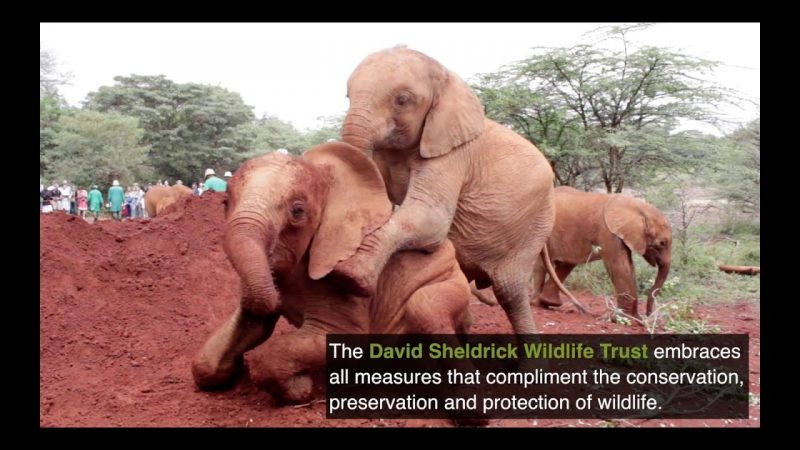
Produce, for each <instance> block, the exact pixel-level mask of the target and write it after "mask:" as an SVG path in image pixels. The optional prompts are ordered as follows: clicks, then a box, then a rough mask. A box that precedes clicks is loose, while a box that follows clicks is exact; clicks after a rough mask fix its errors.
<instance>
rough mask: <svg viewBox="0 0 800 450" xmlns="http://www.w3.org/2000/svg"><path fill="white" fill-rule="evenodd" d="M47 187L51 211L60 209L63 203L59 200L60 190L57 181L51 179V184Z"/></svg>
mask: <svg viewBox="0 0 800 450" xmlns="http://www.w3.org/2000/svg"><path fill="white" fill-rule="evenodd" d="M47 189H49V190H50V206H52V211H61V206H62V205H63V203H62V202H61V190H60V189H59V188H58V183H56V182H55V181H53V184H52V185H50V187H49V188H47Z"/></svg>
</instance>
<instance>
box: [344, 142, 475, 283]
mask: <svg viewBox="0 0 800 450" xmlns="http://www.w3.org/2000/svg"><path fill="white" fill-rule="evenodd" d="M438 159H442V158H438ZM437 165H444V166H443V167H438V166H437ZM450 171H452V170H451V169H450V168H448V167H447V166H446V162H443V161H434V160H428V161H427V162H426V166H425V168H424V169H418V170H412V175H411V181H410V186H409V190H408V193H407V195H406V197H405V199H404V201H403V204H402V205H400V208H398V209H397V211H395V212H394V213H393V214H392V216H391V217H390V218H389V220H388V221H387V222H386V223H385V224H384V225H382V226H381V227H380V228H378V229H377V230H375V231H373V232H372V233H370V234H368V235H367V236H366V237H364V240H363V241H362V242H361V246H360V247H359V248H358V250H357V251H356V254H355V255H353V256H352V257H350V258H349V259H347V260H345V261H342V262H340V263H339V264H337V265H336V267H335V268H334V274H335V275H336V276H337V278H338V279H339V280H341V281H343V283H344V284H345V286H346V287H347V288H348V289H349V290H350V291H351V292H353V293H356V294H358V295H366V296H371V295H373V294H374V293H375V289H376V285H377V281H378V277H379V276H380V274H381V273H382V272H383V269H384V267H385V266H386V263H387V262H388V261H389V258H390V257H391V256H392V255H393V254H395V253H396V252H397V251H399V250H424V251H428V252H432V251H434V250H435V249H436V248H438V247H439V246H440V245H441V244H442V243H443V242H444V241H445V239H446V238H447V233H448V231H449V230H450V225H451V224H452V222H453V216H454V214H455V210H456V206H457V204H458V195H459V193H460V188H461V185H460V184H456V183H453V182H451V180H452V179H453V177H452V175H450V174H448V172H450Z"/></svg>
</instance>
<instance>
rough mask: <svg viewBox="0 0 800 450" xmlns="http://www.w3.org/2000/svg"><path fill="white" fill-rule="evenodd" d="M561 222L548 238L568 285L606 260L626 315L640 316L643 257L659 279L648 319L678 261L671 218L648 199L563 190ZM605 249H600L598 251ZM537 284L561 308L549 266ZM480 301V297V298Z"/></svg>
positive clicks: (537, 274) (544, 301)
mask: <svg viewBox="0 0 800 450" xmlns="http://www.w3.org/2000/svg"><path fill="white" fill-rule="evenodd" d="M555 200H556V222H555V226H554V227H553V233H552V234H551V235H550V239H549V240H548V247H549V249H550V258H551V259H552V261H553V264H554V265H555V268H556V274H557V275H558V278H559V279H560V280H561V281H562V282H563V281H564V280H565V279H566V278H567V276H569V274H570V272H572V269H574V268H575V266H577V265H579V264H584V263H587V262H590V261H596V260H598V259H602V260H603V263H604V264H605V266H606V271H607V272H608V275H609V277H611V281H612V283H613V284H614V289H615V291H616V296H617V305H618V306H619V308H620V309H622V310H623V311H624V312H625V313H626V314H629V315H631V316H633V317H639V313H638V298H637V295H636V276H635V273H634V269H633V260H632V259H631V252H632V251H633V252H635V253H638V254H640V255H642V256H643V257H644V259H645V261H647V262H648V264H650V265H651V266H658V275H656V279H655V282H654V283H653V287H652V289H650V292H649V294H648V296H647V315H650V314H651V313H652V312H653V304H654V301H655V297H656V295H657V294H658V292H659V291H660V290H661V287H662V286H663V285H664V281H666V279H667V275H668V274H669V267H670V263H671V261H672V255H671V249H672V230H671V227H670V224H669V220H667V218H666V217H664V215H663V214H662V213H661V212H660V211H659V210H658V209H656V208H655V207H653V206H652V205H650V204H648V203H647V202H645V201H643V200H639V199H636V198H633V197H630V196H627V195H623V194H597V193H589V192H583V191H579V190H577V189H573V188H571V187H566V186H561V187H558V188H556V190H555ZM598 246H599V249H597V251H596V247H598ZM534 285H535V289H536V292H537V293H538V298H535V299H534V301H536V300H538V302H539V304H540V305H542V306H559V305H561V299H560V298H559V293H558V290H557V288H556V285H555V284H554V283H553V280H552V277H551V278H550V279H549V280H548V281H547V283H545V269H544V266H543V265H542V264H541V263H540V262H538V263H537V264H536V267H535V269H534ZM479 298H480V297H479Z"/></svg>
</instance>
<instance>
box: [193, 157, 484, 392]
mask: <svg viewBox="0 0 800 450" xmlns="http://www.w3.org/2000/svg"><path fill="white" fill-rule="evenodd" d="M391 213H392V205H391V202H390V201H389V198H388V197H387V195H386V191H385V188H384V184H383V180H382V179H381V175H380V172H378V168H377V167H376V166H375V165H374V164H373V162H372V161H371V160H370V159H369V157H368V156H366V155H364V154H363V153H361V152H360V151H359V150H358V149H356V148H354V147H352V146H350V145H348V144H345V143H340V142H337V143H327V144H322V145H319V146H316V147H314V148H312V149H310V150H308V151H307V152H305V153H304V154H303V156H302V157H300V158H295V157H291V156H289V155H282V154H278V153H270V154H267V155H264V156H262V157H259V158H255V159H251V160H249V161H247V162H246V163H245V164H244V165H243V166H242V167H241V168H240V169H239V170H238V171H237V172H236V175H234V177H233V178H231V180H230V181H229V183H228V200H227V204H226V216H227V229H226V232H225V238H224V249H225V252H226V253H227V255H228V258H229V259H230V261H231V263H232V264H233V267H234V268H235V269H236V271H237V272H238V274H239V276H240V277H241V303H240V306H239V308H238V309H237V310H236V312H235V313H234V315H233V316H232V317H231V318H230V319H229V320H228V322H227V323H225V324H224V325H223V326H222V327H221V328H219V329H218V330H217V331H216V332H215V333H214V334H213V335H212V336H211V338H210V339H209V340H208V341H207V342H206V343H205V345H204V346H203V348H202V350H200V352H199V354H198V355H197V356H196V357H195V359H194V361H193V364H192V373H193V375H194V379H195V382H196V383H197V385H198V386H199V387H200V388H203V389H209V388H215V387H220V386H223V385H225V384H228V383H229V382H231V381H232V380H233V379H234V378H235V377H236V375H237V374H238V372H239V371H240V369H241V368H242V367H243V354H244V353H245V352H246V351H248V350H250V349H253V348H255V350H253V351H252V352H251V353H250V355H249V357H248V360H249V366H250V367H249V372H250V377H251V379H252V380H253V382H254V383H256V385H258V386H259V387H262V388H265V389H268V390H270V391H271V392H273V393H275V394H276V395H277V396H279V397H281V398H283V399H284V400H287V401H291V402H302V401H307V400H308V399H309V397H310V396H311V394H312V387H313V386H312V384H313V381H312V377H311V373H312V372H314V371H318V370H321V369H322V368H323V367H324V364H325V335H326V334H327V333H351V334H352V333H355V334H358V333H387V334H394V333H454V332H457V333H466V332H467V330H468V328H469V324H470V316H469V310H468V301H469V286H468V284H467V280H466V278H465V276H464V274H463V273H462V272H461V270H460V269H459V267H458V263H457V262H456V259H455V250H454V248H453V246H452V245H451V244H450V243H449V242H446V243H445V245H442V246H440V247H439V248H438V249H437V250H436V251H434V252H433V253H426V252H420V251H405V252H399V253H398V254H396V255H395V256H394V257H393V258H391V259H390V260H389V262H388V264H387V265H386V269H385V270H384V271H383V272H382V273H381V274H380V277H379V279H378V286H377V291H376V293H375V295H374V296H373V297H371V298H369V299H368V300H367V301H365V300H364V298H362V297H354V296H352V295H350V293H348V292H345V291H343V290H342V289H341V287H340V286H339V285H338V284H336V283H334V282H332V281H331V277H326V275H328V273H329V272H330V271H331V270H332V269H333V267H334V265H335V264H336V263H337V262H339V261H341V260H343V259H346V258H348V257H349V256H351V255H352V254H353V253H355V251H356V249H357V248H358V246H359V244H360V243H361V240H362V239H363V237H364V235H366V234H367V233H369V232H371V231H372V230H374V229H375V228H377V227H379V226H380V225H382V224H383V223H384V222H386V220H388V218H389V216H390V215H391ZM280 316H284V317H286V319H287V320H289V322H291V323H292V324H294V325H295V326H298V327H299V328H298V329H297V330H294V331H292V332H290V333H288V334H283V335H280V336H277V337H275V338H272V339H270V340H269V341H267V342H264V341H266V340H267V339H268V338H269V337H270V335H271V333H272V331H273V328H274V326H275V323H276V321H277V320H278V318H279V317H280ZM262 342H263V345H260V346H259V344H262ZM257 346H258V347H257ZM256 347H257V348H256Z"/></svg>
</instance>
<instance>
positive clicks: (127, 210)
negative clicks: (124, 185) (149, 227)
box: [122, 186, 133, 218]
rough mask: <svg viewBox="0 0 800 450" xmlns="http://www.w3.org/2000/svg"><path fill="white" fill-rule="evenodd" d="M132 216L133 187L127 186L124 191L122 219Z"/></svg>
mask: <svg viewBox="0 0 800 450" xmlns="http://www.w3.org/2000/svg"><path fill="white" fill-rule="evenodd" d="M132 216H133V186H128V189H127V190H126V191H125V204H124V205H123V207H122V217H128V218H130V217H132Z"/></svg>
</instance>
